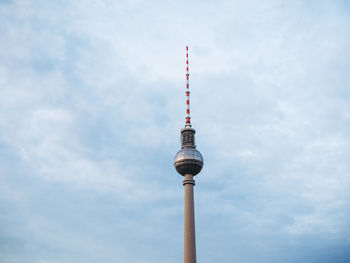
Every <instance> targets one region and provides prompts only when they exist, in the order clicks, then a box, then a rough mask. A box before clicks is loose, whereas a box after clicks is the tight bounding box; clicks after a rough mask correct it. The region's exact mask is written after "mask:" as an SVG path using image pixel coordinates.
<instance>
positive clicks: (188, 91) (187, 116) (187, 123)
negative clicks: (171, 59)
mask: <svg viewBox="0 0 350 263" xmlns="http://www.w3.org/2000/svg"><path fill="white" fill-rule="evenodd" d="M189 79H190V73H189V64H188V45H187V46H186V124H185V127H191V126H192V125H191V117H190V81H189Z"/></svg>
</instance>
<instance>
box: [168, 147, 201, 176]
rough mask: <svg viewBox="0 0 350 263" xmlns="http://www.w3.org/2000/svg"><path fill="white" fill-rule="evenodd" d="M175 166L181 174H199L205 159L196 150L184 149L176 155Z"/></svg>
mask: <svg viewBox="0 0 350 263" xmlns="http://www.w3.org/2000/svg"><path fill="white" fill-rule="evenodd" d="M174 166H175V168H176V171H177V172H178V173H179V174H181V175H183V176H184V175H185V174H192V175H193V176H194V175H196V174H198V173H199V172H200V171H201V170H202V167H203V157H202V155H201V153H200V152H199V151H197V150H196V149H195V148H183V149H181V150H180V151H178V152H177V154H176V155H175V160H174Z"/></svg>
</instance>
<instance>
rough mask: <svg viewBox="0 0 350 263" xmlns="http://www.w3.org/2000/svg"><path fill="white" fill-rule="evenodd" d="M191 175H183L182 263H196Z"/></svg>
mask: <svg viewBox="0 0 350 263" xmlns="http://www.w3.org/2000/svg"><path fill="white" fill-rule="evenodd" d="M194 184H195V181H194V180H193V175H191V174H185V179H184V181H183V185H184V187H185V222H184V263H196V233H195V223H194V198H193V187H194Z"/></svg>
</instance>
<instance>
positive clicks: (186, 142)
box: [174, 46, 203, 263]
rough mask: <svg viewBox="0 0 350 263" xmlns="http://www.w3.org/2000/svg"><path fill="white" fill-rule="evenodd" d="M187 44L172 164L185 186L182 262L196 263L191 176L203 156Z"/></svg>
mask: <svg viewBox="0 0 350 263" xmlns="http://www.w3.org/2000/svg"><path fill="white" fill-rule="evenodd" d="M188 68H189V65H188V46H186V84H187V85H186V122H185V128H183V129H181V144H182V146H181V150H180V151H178V152H177V153H176V156H175V160H174V166H175V168H176V171H177V172H178V173H179V174H181V175H182V176H184V180H183V185H184V187H185V225H184V230H185V231H184V263H196V236H195V224H194V199H193V186H194V184H195V181H194V180H193V176H195V175H197V174H198V173H199V172H200V171H201V170H202V167H203V157H202V155H201V153H200V152H199V151H198V150H196V145H195V141H194V134H195V133H196V131H195V129H193V128H192V125H191V117H190V87H189V76H190V74H189V70H188Z"/></svg>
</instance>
